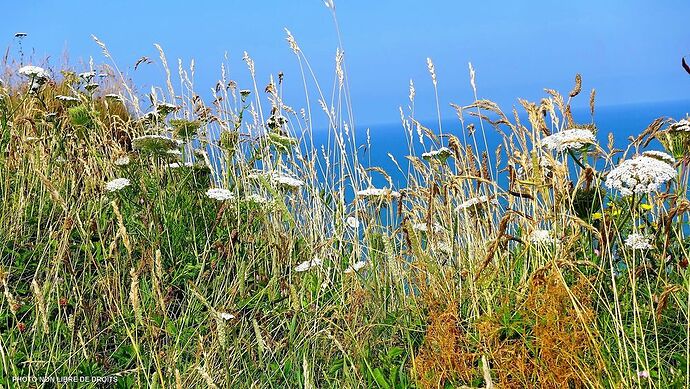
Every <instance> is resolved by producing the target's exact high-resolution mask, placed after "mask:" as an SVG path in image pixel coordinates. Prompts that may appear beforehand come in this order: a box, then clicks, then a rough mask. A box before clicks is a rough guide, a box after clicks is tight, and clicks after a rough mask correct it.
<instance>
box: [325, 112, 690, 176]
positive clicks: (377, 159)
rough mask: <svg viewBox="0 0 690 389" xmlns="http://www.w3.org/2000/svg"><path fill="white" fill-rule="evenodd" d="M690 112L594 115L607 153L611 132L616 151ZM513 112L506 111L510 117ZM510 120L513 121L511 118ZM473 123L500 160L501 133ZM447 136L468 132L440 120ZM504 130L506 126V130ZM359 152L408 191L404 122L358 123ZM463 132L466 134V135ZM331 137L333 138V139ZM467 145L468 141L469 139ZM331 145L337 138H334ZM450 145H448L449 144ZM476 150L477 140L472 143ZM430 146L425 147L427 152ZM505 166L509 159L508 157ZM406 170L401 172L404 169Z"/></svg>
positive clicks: (584, 116)
mask: <svg viewBox="0 0 690 389" xmlns="http://www.w3.org/2000/svg"><path fill="white" fill-rule="evenodd" d="M689 113H690V100H684V101H673V102H655V103H638V104H626V105H616V106H603V107H597V108H596V110H595V114H594V124H595V125H596V126H597V138H598V140H599V144H600V145H601V146H602V147H603V148H604V149H606V148H607V147H606V146H607V144H608V136H609V133H612V134H613V136H614V140H615V147H616V148H618V149H625V148H626V147H627V146H628V145H629V144H630V141H629V138H630V137H636V136H637V135H639V134H640V133H641V132H642V131H644V130H645V129H646V128H647V126H649V125H650V124H651V123H652V122H653V121H654V120H655V119H657V118H660V117H664V118H671V119H674V120H680V119H683V118H686V117H687V115H688V114H689ZM508 114H509V113H508V112H506V115H508ZM573 117H574V120H575V122H576V123H591V122H592V116H591V114H590V111H589V108H588V107H587V108H581V109H573ZM509 119H512V118H511V116H509ZM520 120H521V123H522V124H523V125H529V124H528V122H527V118H526V116H522V117H520ZM421 122H422V124H423V125H424V126H425V127H427V128H429V129H431V130H433V131H434V132H435V133H436V134H438V127H439V124H438V120H437V119H434V120H425V121H421ZM469 124H474V126H475V128H476V129H477V132H476V133H475V136H476V140H477V146H478V147H477V148H478V149H479V151H480V152H481V151H484V150H488V154H489V157H490V158H492V159H495V150H496V149H497V148H498V146H499V144H500V143H501V139H502V138H501V135H500V134H499V133H498V132H497V131H496V130H494V128H493V127H492V126H491V125H489V124H488V123H486V122H485V123H484V125H483V127H484V135H485V137H486V143H484V135H483V134H482V133H481V130H480V128H481V126H480V123H479V121H478V120H477V119H476V118H474V117H469V116H467V115H466V118H465V120H464V125H465V127H467V126H468V125H469ZM441 127H442V129H443V132H444V134H453V135H455V136H456V137H458V138H459V139H460V140H461V141H462V140H463V139H465V138H466V130H465V129H463V125H462V124H461V123H460V121H459V120H458V119H457V118H454V119H447V120H442V121H441ZM503 129H504V131H506V127H505V126H503ZM355 131H356V132H355V134H356V144H357V145H358V148H357V152H358V158H359V161H360V163H361V164H362V165H363V166H364V167H365V168H368V167H380V168H382V169H383V170H385V171H386V172H387V173H388V174H390V176H391V179H392V181H393V186H394V188H396V189H397V188H404V187H405V186H406V173H407V171H408V167H409V166H408V162H407V159H406V158H405V157H406V156H408V155H410V149H409V136H408V135H407V131H406V130H405V129H404V127H403V126H402V124H401V123H390V124H376V125H370V126H367V125H359V126H357V127H356V130H355ZM463 131H465V135H464V136H463ZM313 136H314V144H315V145H316V147H318V148H319V149H320V148H321V146H322V145H323V146H324V147H326V148H328V143H329V141H328V139H329V137H328V132H327V131H326V130H320V131H319V130H315V131H314V135H313ZM331 139H332V138H331ZM467 139H468V143H469V138H467ZM331 142H332V140H331ZM413 142H414V148H415V151H416V154H417V156H421V153H422V152H424V151H428V150H430V149H432V148H434V147H433V146H432V145H431V143H430V142H429V140H428V139H427V140H425V147H423V146H422V145H421V144H420V143H419V140H418V137H417V135H416V133H415V134H414V139H413ZM444 145H445V143H444ZM472 145H473V147H474V142H472ZM425 148H426V149H425ZM647 149H654V150H663V147H662V146H661V144H660V143H658V141H653V142H652V143H651V144H650V145H649V146H648V147H647ZM389 154H390V155H392V156H393V157H394V158H395V160H396V161H397V162H398V165H399V166H400V167H401V169H398V167H397V166H396V165H395V163H394V162H393V160H392V159H391V158H390V156H389ZM503 161H504V163H505V158H504V159H503ZM400 170H402V172H401V171H400ZM372 184H373V185H374V186H377V187H380V186H388V183H387V181H386V180H385V179H384V178H383V177H382V176H381V175H378V174H376V173H372Z"/></svg>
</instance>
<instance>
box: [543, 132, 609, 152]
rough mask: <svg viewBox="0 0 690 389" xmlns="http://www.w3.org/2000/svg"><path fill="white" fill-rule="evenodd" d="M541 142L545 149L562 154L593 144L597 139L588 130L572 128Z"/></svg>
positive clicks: (545, 138)
mask: <svg viewBox="0 0 690 389" xmlns="http://www.w3.org/2000/svg"><path fill="white" fill-rule="evenodd" d="M541 142H542V145H543V146H544V147H546V148H547V149H549V150H556V151H557V152H559V153H562V152H564V151H566V150H577V149H581V148H582V147H583V146H585V145H589V144H595V143H596V142H597V139H596V137H595V136H594V133H592V131H590V130H585V129H582V128H573V129H570V130H565V131H561V132H557V133H555V134H551V135H549V136H547V137H544V138H542V140H541Z"/></svg>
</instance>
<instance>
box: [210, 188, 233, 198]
mask: <svg viewBox="0 0 690 389" xmlns="http://www.w3.org/2000/svg"><path fill="white" fill-rule="evenodd" d="M206 196H208V197H209V198H211V199H214V200H218V201H225V200H231V199H232V198H233V197H234V195H233V194H232V192H231V191H229V190H227V189H222V188H212V189H209V190H207V191H206Z"/></svg>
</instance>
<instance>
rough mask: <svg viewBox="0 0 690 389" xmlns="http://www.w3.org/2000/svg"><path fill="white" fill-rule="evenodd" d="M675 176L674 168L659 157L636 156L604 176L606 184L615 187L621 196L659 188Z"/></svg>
mask: <svg viewBox="0 0 690 389" xmlns="http://www.w3.org/2000/svg"><path fill="white" fill-rule="evenodd" d="M675 177H676V170H675V169H674V168H673V167H672V166H671V165H669V164H668V163H667V162H665V161H662V160H660V159H656V158H652V157H648V156H644V155H642V156H638V157H635V158H633V159H628V160H626V161H623V162H622V163H621V164H620V165H618V166H617V167H616V168H614V169H612V170H611V171H610V172H609V173H608V175H607V176H606V182H605V184H606V186H607V187H609V188H611V189H617V190H618V191H620V193H621V194H622V195H623V196H630V195H632V194H633V193H636V194H643V193H650V192H655V191H657V190H659V188H660V187H661V185H663V184H664V183H666V182H667V181H670V180H672V179H674V178H675Z"/></svg>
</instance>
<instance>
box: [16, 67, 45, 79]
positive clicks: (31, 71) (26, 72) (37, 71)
mask: <svg viewBox="0 0 690 389" xmlns="http://www.w3.org/2000/svg"><path fill="white" fill-rule="evenodd" d="M19 74H21V75H22V76H26V77H29V78H32V79H34V81H41V82H43V81H47V80H50V73H49V72H48V71H47V70H45V69H43V68H41V67H38V66H31V65H27V66H22V67H21V68H19Z"/></svg>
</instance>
